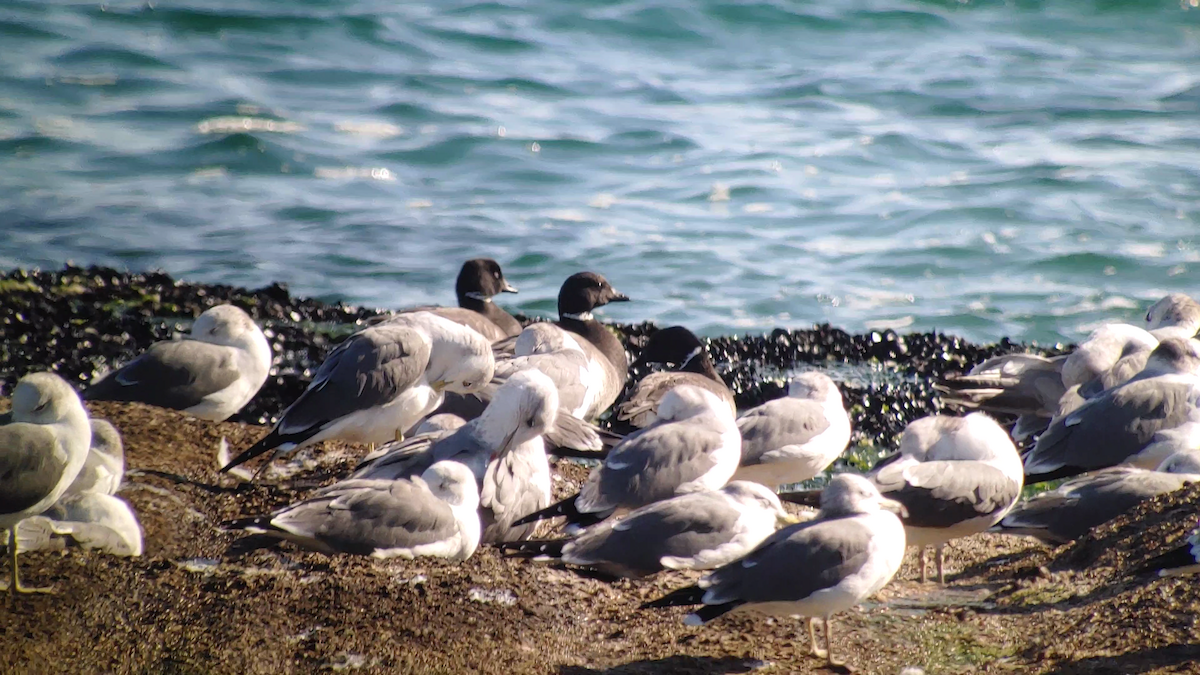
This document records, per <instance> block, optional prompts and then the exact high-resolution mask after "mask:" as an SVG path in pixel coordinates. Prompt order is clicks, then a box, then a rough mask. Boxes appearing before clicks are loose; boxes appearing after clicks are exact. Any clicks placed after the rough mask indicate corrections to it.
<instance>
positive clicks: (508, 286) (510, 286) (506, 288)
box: [500, 279, 520, 293]
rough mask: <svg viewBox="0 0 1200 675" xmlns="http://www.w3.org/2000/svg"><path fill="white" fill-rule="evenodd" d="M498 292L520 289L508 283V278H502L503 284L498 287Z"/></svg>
mask: <svg viewBox="0 0 1200 675" xmlns="http://www.w3.org/2000/svg"><path fill="white" fill-rule="evenodd" d="M500 292H501V293H520V291H518V290H517V287H516V286H513V285H512V284H510V283H508V279H505V280H504V285H503V286H501V287H500Z"/></svg>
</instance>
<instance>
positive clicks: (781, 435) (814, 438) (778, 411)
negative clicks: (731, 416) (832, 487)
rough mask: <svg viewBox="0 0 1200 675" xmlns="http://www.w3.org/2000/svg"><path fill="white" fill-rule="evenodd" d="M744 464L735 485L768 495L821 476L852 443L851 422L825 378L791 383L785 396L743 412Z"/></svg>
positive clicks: (806, 377)
mask: <svg viewBox="0 0 1200 675" xmlns="http://www.w3.org/2000/svg"><path fill="white" fill-rule="evenodd" d="M737 425H738V430H739V431H741V434H742V461H741V465H740V466H739V467H738V470H737V473H735V474H733V477H734V479H735V480H752V481H754V482H756V483H762V484H763V485H766V486H767V487H769V488H771V489H778V488H779V486H780V485H787V484H789V483H799V482H800V481H805V480H808V479H810V478H813V477H814V476H816V475H818V474H819V473H821V472H822V471H824V470H825V469H826V468H827V467H828V466H829V465H830V464H832V463H833V461H834V460H835V459H837V458H838V457H839V456H841V454H842V452H843V451H844V450H845V449H846V445H847V444H849V443H850V417H849V416H848V415H847V414H846V409H845V408H844V407H842V394H841V392H840V391H838V388H837V385H836V384H834V382H833V380H831V379H829V376H827V375H825V374H823V373H818V372H815V371H810V372H807V373H802V374H800V375H797V376H795V377H793V378H792V380H791V382H790V383H789V384H788V395H787V396H786V397H784V398H780V399H776V400H774V401H768V402H766V403H764V404H762V405H760V406H758V407H757V408H752V409H750V410H747V411H746V412H745V413H744V414H743V415H742V416H741V417H739V418H738V421H737Z"/></svg>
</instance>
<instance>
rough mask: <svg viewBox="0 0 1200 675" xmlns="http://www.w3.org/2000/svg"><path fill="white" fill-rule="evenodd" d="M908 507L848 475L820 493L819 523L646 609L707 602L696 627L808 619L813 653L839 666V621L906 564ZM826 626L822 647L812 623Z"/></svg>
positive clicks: (691, 621) (790, 532)
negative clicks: (761, 617) (735, 620)
mask: <svg viewBox="0 0 1200 675" xmlns="http://www.w3.org/2000/svg"><path fill="white" fill-rule="evenodd" d="M899 511H903V507H902V506H901V505H900V504H898V503H897V502H894V501H892V500H890V499H887V498H885V497H883V496H881V495H880V494H879V491H878V490H876V489H875V486H874V485H872V484H871V483H870V482H869V481H867V480H866V479H864V478H862V477H861V476H854V475H850V474H841V475H838V476H834V477H833V478H832V479H831V480H830V481H829V486H828V487H827V488H826V489H825V491H824V492H823V493H822V495H821V512H820V514H819V515H818V516H817V518H816V519H814V520H810V521H808V522H806V523H800V524H798V525H792V526H790V527H786V528H784V529H782V530H779V531H778V532H776V533H775V534H773V535H771V536H770V537H768V538H767V539H766V541H764V542H763V543H762V544H760V545H759V546H758V548H756V549H755V550H753V551H751V552H750V553H749V554H748V555H747V556H746V557H745V558H743V559H741V560H737V561H734V562H731V563H729V564H727V565H725V566H724V567H722V568H720V569H718V570H716V571H714V572H712V573H711V574H709V575H708V576H706V577H704V578H703V579H701V580H700V582H699V583H698V584H696V585H695V586H688V587H686V588H681V589H679V590H676V591H674V592H672V593H670V594H668V595H666V596H664V597H662V598H659V599H658V600H654V601H652V602H649V603H646V604H645V605H643V607H671V606H676V605H697V604H703V605H704V607H701V608H700V609H698V610H697V611H696V612H694V613H692V614H689V615H688V616H687V617H686V618H685V619H684V623H686V624H688V625H691V626H696V625H700V624H703V623H707V622H708V621H711V620H712V619H715V618H717V617H719V616H721V615H722V614H725V613H727V612H731V611H737V612H750V613H758V614H765V615H768V616H793V615H799V616H805V617H809V622H808V631H809V640H810V641H811V644H812V653H813V654H814V655H816V656H818V657H819V656H822V655H824V656H825V658H826V659H827V661H828V663H829V664H830V665H832V664H833V663H834V658H833V642H832V640H831V638H830V633H831V624H832V619H833V615H834V614H836V613H838V612H843V611H846V610H848V609H850V608H851V607H853V606H855V605H857V604H858V603H860V602H862V601H863V600H865V599H867V598H869V597H870V596H871V595H873V594H874V593H875V592H877V591H878V590H879V589H881V588H883V587H884V586H885V585H887V583H888V582H889V581H891V579H892V577H893V576H895V574H896V571H897V570H899V569H900V563H901V562H902V561H903V560H904V544H905V539H904V527H903V526H902V525H901V524H900V520H899V519H898V518H897V517H896V515H895V513H894V512H899ZM814 617H820V618H822V619H823V620H824V623H825V646H826V649H824V650H821V649H819V648H818V647H817V636H816V632H815V630H814V628H813V622H812V618H814Z"/></svg>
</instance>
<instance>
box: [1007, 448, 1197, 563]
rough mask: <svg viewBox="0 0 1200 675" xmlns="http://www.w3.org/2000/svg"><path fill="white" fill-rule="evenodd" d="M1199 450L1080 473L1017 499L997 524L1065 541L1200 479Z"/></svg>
mask: <svg viewBox="0 0 1200 675" xmlns="http://www.w3.org/2000/svg"><path fill="white" fill-rule="evenodd" d="M1196 472H1200V461H1197V457H1196V455H1189V454H1185V453H1179V454H1177V455H1174V456H1172V457H1168V458H1167V460H1166V461H1164V462H1163V466H1162V467H1160V470H1156V471H1150V470H1146V469H1139V468H1137V467H1133V466H1115V467H1110V468H1107V469H1101V470H1100V471H1095V472H1092V473H1087V474H1084V475H1082V476H1077V477H1075V478H1072V479H1071V480H1069V481H1067V482H1065V483H1063V484H1062V485H1060V486H1058V488H1056V489H1054V490H1050V491H1048V492H1042V493H1040V494H1037V495H1035V496H1033V497H1030V498H1029V499H1027V500H1025V501H1023V502H1021V503H1020V504H1017V505H1016V506H1015V507H1013V509H1012V510H1011V511H1009V512H1008V515H1006V516H1004V518H1003V519H1002V520H1001V521H1000V523H999V524H998V525H997V526H996V527H995V528H993V529H994V530H995V531H996V532H1001V533H1004V534H1019V535H1028V536H1031V537H1036V538H1038V539H1040V540H1041V541H1043V542H1045V543H1047V544H1051V545H1058V544H1065V543H1067V542H1069V541H1073V540H1074V539H1077V538H1079V537H1080V536H1082V535H1083V534H1086V533H1087V532H1089V531H1091V530H1092V529H1093V528H1095V527H1097V526H1098V525H1101V524H1103V523H1107V522H1108V521H1110V520H1112V519H1113V518H1116V517H1117V516H1119V515H1121V514H1122V513H1125V512H1126V511H1128V510H1130V509H1132V508H1133V507H1135V506H1137V505H1138V504H1140V503H1142V502H1143V501H1145V500H1147V499H1150V498H1151V497H1157V496H1158V495H1161V494H1166V493H1168V492H1174V491H1176V490H1178V489H1180V488H1182V487H1183V486H1184V485H1187V484H1188V483H1195V482H1197V481H1200V473H1196Z"/></svg>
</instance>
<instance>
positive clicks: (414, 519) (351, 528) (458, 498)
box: [228, 462, 480, 561]
mask: <svg viewBox="0 0 1200 675" xmlns="http://www.w3.org/2000/svg"><path fill="white" fill-rule="evenodd" d="M478 508H479V490H478V489H477V488H476V486H475V477H474V476H472V475H471V470H470V469H468V468H467V467H465V466H463V465H462V464H459V463H458V462H437V463H435V464H434V465H433V466H431V467H429V468H428V469H426V470H425V472H424V473H422V474H421V475H420V476H418V477H413V478H400V479H396V480H380V479H351V480H345V481H341V482H338V483H334V484H333V485H330V486H328V487H325V488H322V489H320V490H318V491H317V492H316V493H314V494H313V495H312V496H311V497H309V498H308V499H305V500H304V501H301V502H299V503H296V504H293V505H291V506H287V507H285V508H282V509H280V510H278V511H276V512H274V513H272V514H271V515H269V516H265V517H258V518H246V519H242V520H237V521H234V522H232V523H229V524H228V528H229V529H234V530H244V531H246V532H250V533H252V534H261V535H266V536H268V537H271V538H278V539H283V540H286V541H290V542H292V543H294V544H296V545H298V546H301V547H303V548H307V549H311V550H314V551H319V552H321V553H326V554H333V553H351V554H356V555H369V556H372V557H375V558H397V557H398V558H408V559H412V558H416V557H419V556H432V557H439V558H449V559H451V560H458V561H462V560H466V559H467V558H469V557H471V554H472V553H474V552H475V549H476V547H477V546H478V545H479V532H480V524H479V513H478ZM259 546H261V542H260V540H259V539H257V538H254V537H247V538H244V539H242V540H239V542H235V544H234V546H233V550H234V551H235V552H245V551H246V550H249V549H252V548H256V547H259Z"/></svg>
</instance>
